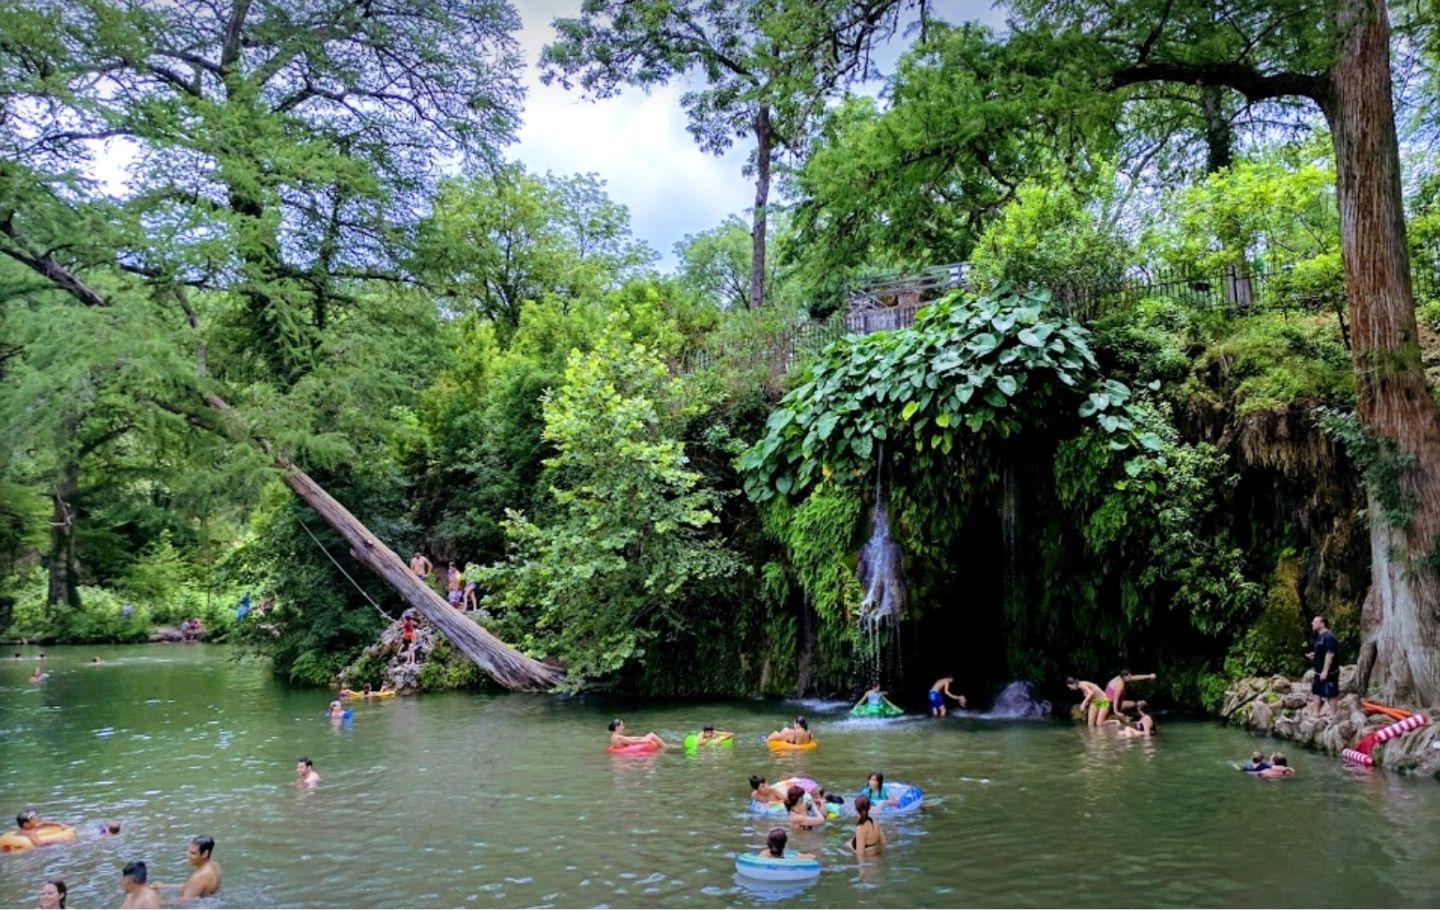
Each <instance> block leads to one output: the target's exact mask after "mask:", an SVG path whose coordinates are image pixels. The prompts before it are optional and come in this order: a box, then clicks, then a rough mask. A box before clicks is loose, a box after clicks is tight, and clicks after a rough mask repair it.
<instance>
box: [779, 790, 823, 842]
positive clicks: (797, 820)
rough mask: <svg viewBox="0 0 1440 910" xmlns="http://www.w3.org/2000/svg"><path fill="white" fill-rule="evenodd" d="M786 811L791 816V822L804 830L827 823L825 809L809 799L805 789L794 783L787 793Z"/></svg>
mask: <svg viewBox="0 0 1440 910" xmlns="http://www.w3.org/2000/svg"><path fill="white" fill-rule="evenodd" d="M785 812H786V813H787V814H788V815H789V817H790V824H792V825H795V826H797V827H799V828H800V829H801V830H804V831H809V830H810V829H811V828H814V827H817V826H819V825H823V824H825V810H824V809H821V808H820V807H819V806H818V805H816V804H815V803H814V802H813V801H807V800H806V799H805V791H804V790H802V789H801V788H800V787H798V786H796V785H794V784H791V786H790V789H789V791H788V792H786V794H785Z"/></svg>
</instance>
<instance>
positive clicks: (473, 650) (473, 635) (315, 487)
mask: <svg viewBox="0 0 1440 910" xmlns="http://www.w3.org/2000/svg"><path fill="white" fill-rule="evenodd" d="M275 465H276V467H278V468H279V469H280V476H281V479H283V480H284V481H285V485H286V486H288V487H289V488H290V489H291V490H293V491H294V493H295V495H296V496H299V497H300V499H301V500H303V501H304V503H305V504H306V505H308V506H309V507H310V508H312V509H314V510H315V512H316V513H317V514H319V515H320V517H321V518H323V519H325V521H326V522H327V523H329V525H330V527H332V528H334V529H335V530H336V531H337V532H339V534H340V536H341V537H344V538H345V540H346V542H347V543H349V544H350V549H351V551H352V552H353V553H354V554H355V556H356V558H357V559H359V560H360V561H361V562H363V563H365V565H367V566H369V567H370V568H371V569H373V570H374V571H375V573H376V574H377V575H379V576H380V577H381V578H383V579H384V580H385V582H386V583H387V584H389V585H390V587H392V588H394V589H395V590H396V592H398V593H399V594H400V596H401V597H403V598H405V600H406V602H407V603H409V604H410V605H411V606H413V607H414V608H415V609H417V610H419V611H420V613H421V614H423V615H424V616H425V618H426V619H428V620H430V621H431V622H432V623H434V624H435V627H436V628H437V629H439V630H440V631H441V632H443V633H445V637H446V638H448V639H450V641H451V643H452V644H454V645H455V647H457V648H459V649H460V651H461V653H463V654H464V655H465V656H466V657H468V658H470V659H471V660H473V661H475V663H476V664H477V665H479V667H480V669H481V670H484V671H485V673H486V674H488V675H489V676H490V678H491V679H493V680H495V681H496V682H498V683H500V684H501V685H502V686H506V687H508V688H511V689H544V688H549V687H550V686H553V685H555V684H556V683H558V682H559V681H560V672H559V671H558V670H556V669H554V668H553V667H549V666H547V665H545V664H543V663H541V662H540V661H538V660H535V659H534V658H530V657H526V656H525V655H524V654H521V653H520V652H519V651H517V650H515V649H514V648H512V647H510V646H509V645H507V644H505V642H503V641H501V640H500V639H498V638H496V637H495V636H493V635H491V634H490V633H489V632H487V631H485V630H484V629H483V628H481V627H480V626H479V625H478V624H477V623H475V622H473V621H471V620H470V619H469V618H468V617H466V616H463V615H461V614H460V613H459V612H458V611H457V610H456V609H455V608H454V607H452V606H450V605H449V604H448V603H446V602H445V601H444V600H442V599H441V597H440V595H438V594H436V593H435V592H434V591H432V590H430V588H429V587H428V586H427V585H426V584H425V582H423V581H421V580H420V579H418V578H416V577H415V574H414V573H413V572H411V571H410V567H409V566H407V565H406V564H405V563H404V561H402V560H401V559H400V557H399V556H396V555H395V552H394V551H393V550H391V549H390V548H389V547H387V546H385V544H383V543H381V542H380V541H379V540H377V539H376V537H375V535H374V534H371V533H370V530H369V529H368V528H366V527H365V526H364V525H363V524H361V523H360V520H359V519H358V518H356V517H355V516H354V515H352V514H350V510H349V509H346V508H345V507H344V506H342V505H341V504H340V503H339V502H337V501H336V500H335V498H334V497H333V496H331V495H330V494H329V493H326V492H325V490H324V489H323V488H322V487H321V486H320V485H319V484H317V483H316V482H315V481H314V480H312V479H311V478H310V475H308V474H306V473H305V472H304V471H302V470H300V469H299V468H297V467H296V466H295V465H294V464H292V463H291V462H290V461H288V460H287V459H285V458H278V457H277V458H276V459H275Z"/></svg>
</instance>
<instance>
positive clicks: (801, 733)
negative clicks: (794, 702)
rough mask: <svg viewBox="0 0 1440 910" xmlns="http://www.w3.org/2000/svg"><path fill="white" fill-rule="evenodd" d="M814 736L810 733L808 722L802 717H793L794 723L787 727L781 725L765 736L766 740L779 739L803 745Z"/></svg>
mask: <svg viewBox="0 0 1440 910" xmlns="http://www.w3.org/2000/svg"><path fill="white" fill-rule="evenodd" d="M814 738H815V737H814V736H813V735H811V733H810V724H809V723H808V722H807V721H806V720H805V718H803V717H797V718H795V724H794V725H793V726H789V727H781V728H780V729H779V730H776V731H775V732H774V733H771V734H770V735H769V736H767V737H765V741H766V742H772V741H775V740H779V741H781V742H787V743H790V744H791V745H794V746H803V745H805V744H806V743H808V742H810V741H811V740H812V739H814Z"/></svg>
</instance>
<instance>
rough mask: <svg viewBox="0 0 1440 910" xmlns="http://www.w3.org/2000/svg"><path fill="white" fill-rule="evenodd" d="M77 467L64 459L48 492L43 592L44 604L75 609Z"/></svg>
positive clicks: (77, 588)
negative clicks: (47, 551) (47, 545)
mask: <svg viewBox="0 0 1440 910" xmlns="http://www.w3.org/2000/svg"><path fill="white" fill-rule="evenodd" d="M79 480H80V470H79V468H78V467H77V466H76V465H75V463H74V462H68V463H67V464H65V466H64V467H63V468H61V470H60V476H59V477H58V478H56V480H55V488H54V489H53V490H51V491H50V503H51V506H50V560H49V564H48V565H47V566H46V569H47V570H48V575H49V586H48V587H47V589H46V592H45V606H47V607H56V606H59V605H60V604H65V605H66V606H69V607H73V608H75V609H79V607H80V579H79V574H80V570H79V564H78V561H77V560H76V558H75V490H76V488H77V487H78V486H79Z"/></svg>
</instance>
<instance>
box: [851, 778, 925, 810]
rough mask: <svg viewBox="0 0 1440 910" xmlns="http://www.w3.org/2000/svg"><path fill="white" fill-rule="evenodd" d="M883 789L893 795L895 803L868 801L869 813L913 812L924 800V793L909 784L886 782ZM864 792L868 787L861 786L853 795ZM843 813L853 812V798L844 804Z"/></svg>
mask: <svg viewBox="0 0 1440 910" xmlns="http://www.w3.org/2000/svg"><path fill="white" fill-rule="evenodd" d="M885 789H886V791H888V792H889V793H890V794H891V795H892V796H894V797H895V804H894V805H891V804H890V803H888V802H884V803H882V802H873V801H872V802H871V803H870V814H871V815H874V816H881V815H899V814H900V813H902V812H914V811H916V810H917V809H919V808H920V804H921V803H923V802H924V801H925V793H924V792H923V791H922V790H921V789H920V788H919V787H916V786H913V785H911V784H886V785H885ZM866 792H868V788H866V787H861V788H860V789H859V790H857V791H855V795H856V796H860V795H862V794H864V793H866ZM845 814H846V815H854V814H855V802H854V800H851V801H850V802H847V803H846V804H845Z"/></svg>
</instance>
